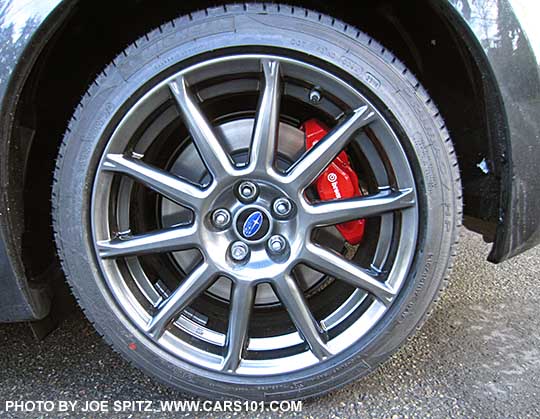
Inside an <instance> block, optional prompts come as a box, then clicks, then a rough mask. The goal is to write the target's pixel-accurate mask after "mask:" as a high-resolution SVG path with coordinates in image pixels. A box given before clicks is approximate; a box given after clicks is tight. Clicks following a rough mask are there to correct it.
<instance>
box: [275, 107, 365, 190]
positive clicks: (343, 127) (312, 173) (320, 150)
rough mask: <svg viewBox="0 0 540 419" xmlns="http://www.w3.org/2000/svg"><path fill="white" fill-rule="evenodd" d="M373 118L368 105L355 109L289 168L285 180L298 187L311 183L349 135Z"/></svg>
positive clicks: (331, 159)
mask: <svg viewBox="0 0 540 419" xmlns="http://www.w3.org/2000/svg"><path fill="white" fill-rule="evenodd" d="M373 120H374V113H373V112H372V111H371V110H370V108H369V107H368V106H362V107H361V108H358V109H356V110H355V111H354V112H353V113H352V114H351V115H350V116H348V117H347V118H346V119H345V120H344V121H343V122H341V123H340V124H338V125H337V126H336V127H335V128H334V129H332V131H330V132H329V133H328V134H327V135H326V136H325V137H324V138H323V139H322V140H321V141H319V142H318V143H317V144H316V145H315V146H314V147H313V148H312V149H311V150H309V151H308V152H307V153H306V154H305V155H304V156H303V157H302V158H301V159H300V160H298V161H297V162H296V163H295V164H294V165H293V166H292V167H291V168H290V169H289V172H288V174H287V176H285V178H286V182H287V183H288V184H291V185H298V187H299V188H300V189H305V188H306V187H308V186H309V185H311V184H312V183H313V182H314V181H315V179H316V178H317V177H318V176H319V175H320V174H321V172H322V171H323V170H324V169H325V168H326V167H327V166H328V165H329V164H330V163H331V162H332V161H333V160H334V159H335V157H336V156H337V155H338V154H339V153H340V152H341V150H343V148H345V146H346V145H347V143H348V142H349V141H350V139H351V137H352V136H353V135H354V134H355V133H356V132H357V131H358V130H359V129H360V128H362V127H364V126H366V125H368V124H369V123H371V122H372V121H373Z"/></svg>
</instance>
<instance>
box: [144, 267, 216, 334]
mask: <svg viewBox="0 0 540 419" xmlns="http://www.w3.org/2000/svg"><path fill="white" fill-rule="evenodd" d="M216 275H217V273H216V272H215V270H213V269H212V268H211V266H210V265H209V264H208V263H206V262H203V263H202V264H201V265H199V266H198V267H197V268H196V269H195V270H194V271H193V272H192V273H191V274H190V275H189V276H188V277H187V278H185V279H184V281H183V282H182V284H180V286H179V287H178V288H177V289H176V290H175V291H174V292H173V293H172V294H171V295H170V296H169V297H168V298H167V299H166V300H164V301H163V302H162V303H161V304H160V305H159V307H158V310H157V313H156V314H155V315H154V317H153V318H152V320H151V321H150V322H149V323H148V325H147V327H146V332H147V333H148V334H150V335H151V336H152V337H153V338H154V339H159V338H160V337H161V336H162V335H163V332H164V331H165V328H166V327H167V325H168V324H169V323H170V322H172V321H173V320H175V319H176V317H178V315H179V314H180V313H181V312H182V311H183V310H184V309H185V308H186V307H187V306H188V305H189V303H191V302H192V301H193V300H194V299H195V298H196V297H197V296H198V295H200V294H201V293H202V292H203V291H204V290H205V289H206V288H208V287H209V286H210V285H211V284H212V282H213V281H214V279H215V278H216Z"/></svg>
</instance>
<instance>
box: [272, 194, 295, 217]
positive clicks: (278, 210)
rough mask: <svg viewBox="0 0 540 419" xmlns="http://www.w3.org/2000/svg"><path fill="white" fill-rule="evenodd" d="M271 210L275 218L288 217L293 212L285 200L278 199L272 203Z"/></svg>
mask: <svg viewBox="0 0 540 419" xmlns="http://www.w3.org/2000/svg"><path fill="white" fill-rule="evenodd" d="M272 209H273V210H274V214H275V215H276V216H277V217H288V216H289V215H290V214H291V212H292V210H293V205H292V202H291V201H289V200H288V199H287V198H278V199H276V200H275V201H274V204H273V205H272Z"/></svg>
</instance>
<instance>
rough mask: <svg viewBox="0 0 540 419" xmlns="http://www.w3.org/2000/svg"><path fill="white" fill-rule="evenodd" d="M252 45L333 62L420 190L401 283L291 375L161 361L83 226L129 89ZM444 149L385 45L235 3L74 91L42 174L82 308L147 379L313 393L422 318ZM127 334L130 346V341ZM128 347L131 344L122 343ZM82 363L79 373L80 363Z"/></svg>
mask: <svg viewBox="0 0 540 419" xmlns="http://www.w3.org/2000/svg"><path fill="white" fill-rule="evenodd" d="M243 46H250V47H252V46H258V47H260V48H272V49H280V50H283V51H290V52H294V53H300V54H307V55H310V56H312V57H315V58H316V59H318V60H321V61H322V62H325V63H328V65H329V66H332V67H336V68H340V69H342V70H343V71H345V72H346V73H347V75H348V77H350V78H351V79H352V80H354V81H355V82H358V83H360V84H362V85H363V86H364V87H365V88H366V89H367V90H368V91H370V94H371V96H372V97H374V98H375V99H376V100H378V101H379V102H380V103H382V104H384V106H385V107H386V108H387V109H388V112H389V114H391V115H392V116H393V118H395V120H396V121H397V123H398V124H399V125H400V126H401V127H402V129H403V131H404V133H405V135H406V137H407V138H408V141H407V144H404V147H405V148H406V152H407V154H408V156H409V158H410V160H411V164H412V166H413V168H414V170H415V177H416V182H417V184H418V190H419V191H420V193H421V197H420V201H421V202H420V205H421V208H420V210H421V219H420V226H419V229H420V231H419V239H418V244H417V250H416V256H415V259H414V262H413V265H412V267H411V268H410V270H409V274H408V277H407V280H406V282H405V285H404V288H403V291H402V292H401V293H400V295H399V297H398V299H397V300H396V301H395V302H394V303H393V304H392V306H391V308H390V309H389V310H388V312H387V313H386V315H385V316H384V318H383V319H382V320H381V321H379V323H378V324H377V325H376V327H374V328H373V329H372V330H371V331H370V332H369V333H368V334H367V335H366V336H365V337H364V338H363V339H361V340H360V341H359V342H357V343H356V344H354V345H353V346H352V347H350V348H349V349H347V350H345V351H343V352H341V353H339V354H338V355H336V356H334V357H332V358H330V359H329V360H327V361H324V362H321V363H319V364H317V365H316V366H314V367H312V368H311V367H310V368H308V369H306V370H301V371H296V372H294V373H291V374H286V375H277V376H267V377H264V378H257V379H247V378H243V379H241V377H240V378H238V377H234V376H231V377H230V379H227V378H224V377H223V376H220V375H217V374H216V373H214V372H212V371H208V370H204V369H201V368H198V367H195V366H193V365H191V364H189V363H188V362H178V361H177V362H172V361H171V359H170V356H169V355H168V354H167V353H166V352H165V351H162V353H161V356H155V352H152V351H150V350H148V343H147V341H146V340H145V337H144V336H143V335H142V333H141V332H140V331H138V330H136V329H135V328H134V327H133V325H131V323H130V322H129V320H128V319H127V318H126V316H125V315H124V314H123V312H122V310H121V309H120V308H119V307H118V306H117V305H116V304H115V302H114V300H113V299H112V298H111V296H110V294H109V293H108V292H107V290H106V288H105V287H104V285H103V278H102V276H101V273H100V270H99V268H98V267H97V265H96V255H95V251H94V249H93V246H92V243H91V235H90V233H89V229H90V227H89V200H90V193H91V190H92V182H93V176H94V172H95V170H96V165H97V162H98V161H99V158H100V150H102V149H103V144H104V141H105V140H106V138H104V133H105V132H107V130H109V129H110V127H111V126H112V125H114V124H115V122H117V120H118V116H117V114H118V112H120V111H123V110H124V106H125V104H126V103H129V101H130V98H131V97H132V96H133V95H134V94H137V92H138V91H139V89H141V88H143V87H144V86H145V85H146V84H147V83H149V81H151V80H154V79H156V78H157V77H159V75H160V74H162V73H164V72H165V73H166V72H167V70H168V69H169V68H170V67H171V66H176V65H178V63H182V62H185V63H193V62H196V61H197V56H199V55H201V54H205V53H208V52H211V51H219V50H222V49H224V48H228V47H230V48H241V47H243ZM461 211H462V210H461V187H460V178H459V171H458V167H457V160H456V156H455V153H454V150H453V147H452V143H451V141H450V138H449V134H448V132H447V130H446V129H445V127H444V122H443V120H442V118H441V116H440V115H439V113H438V111H437V109H436V107H435V105H434V104H433V102H432V100H431V99H430V98H429V96H428V94H427V93H426V91H425V90H424V89H423V88H422V87H421V86H420V84H419V83H418V81H417V80H416V79H415V77H414V76H413V75H412V74H411V73H410V72H409V71H408V70H407V69H406V68H405V66H404V65H403V64H402V63H401V62H400V61H399V60H397V59H396V57H394V56H393V55H392V54H391V53H390V52H389V51H388V50H386V49H385V48H383V47H382V46H381V45H380V44H378V43H377V42H376V41H374V40H373V39H371V38H370V37H369V36H367V35H366V34H364V33H362V32H360V31H358V30H356V29H355V28H353V27H351V26H349V25H346V24H344V23H342V22H340V21H337V20H335V19H332V18H331V17H329V16H325V15H321V14H319V13H316V12H313V11H309V10H305V9H302V8H298V7H295V8H292V7H290V6H278V5H270V4H268V5H262V4H246V5H234V6H227V7H221V8H215V9H207V10H204V11H200V12H196V13H193V14H191V15H190V16H189V17H187V16H186V17H181V18H178V19H175V20H174V21H172V22H170V23H169V24H166V25H163V26H162V27H160V28H159V29H156V30H154V31H152V32H150V33H149V34H148V35H147V36H145V37H143V38H141V39H139V40H137V41H136V42H134V43H133V44H132V45H131V46H129V47H128V48H127V49H126V50H125V52H124V53H123V54H120V55H119V56H118V57H117V58H116V59H115V60H114V61H113V62H112V63H111V64H110V65H108V66H107V68H106V69H105V70H104V71H103V73H102V74H101V75H99V77H98V78H97V79H96V81H95V82H94V83H93V84H92V85H91V87H90V88H89V90H88V92H87V93H86V94H85V96H84V98H83V99H82V101H81V103H80V105H79V106H78V107H77V109H76V111H75V114H74V116H73V119H72V120H71V122H70V124H69V128H68V129H67V132H66V134H65V138H64V141H63V144H62V147H61V150H60V154H59V157H58V161H57V167H56V172H55V181H54V185H53V218H54V230H55V236H56V244H57V247H58V253H59V255H60V258H61V260H62V265H63V268H64V271H65V274H66V278H67V280H68V282H69V284H70V286H71V287H72V290H73V293H74V295H75V296H76V298H77V299H78V301H79V303H80V305H81V307H82V308H83V310H84V312H85V314H86V316H87V317H88V318H89V320H90V321H91V322H92V323H93V324H94V325H95V327H96V329H97V330H98V331H99V333H100V334H101V335H103V337H104V338H105V339H106V340H107V342H108V343H109V344H110V345H111V346H112V347H113V348H114V349H115V350H116V351H118V352H119V353H121V354H122V355H123V356H124V357H125V358H126V359H127V360H128V361H130V362H132V363H133V364H134V365H136V366H137V367H139V368H141V369H143V370H144V371H146V372H147V373H149V374H151V375H152V376H154V377H156V378H157V379H159V380H161V381H163V382H165V383H167V384H168V385H171V386H173V387H176V388H179V389H181V390H182V391H188V392H191V393H194V394H197V395H201V396H206V397H210V398H221V397H225V398H230V397H234V398H242V399H255V400H265V401H268V400H276V399H302V398H308V397H314V396H318V395H321V394H324V393H326V392H328V391H331V390H333V389H336V388H338V387H340V386H342V385H344V384H346V383H348V382H350V381H351V380H356V379H358V378H360V377H363V376H365V375H367V374H368V373H370V372H371V371H373V370H374V369H375V368H376V367H377V366H378V365H380V364H381V363H382V362H383V361H385V360H386V359H388V358H389V356H390V355H391V354H393V353H394V352H395V351H396V350H397V349H398V348H399V347H400V346H401V345H402V344H403V342H404V341H405V340H406V339H407V338H409V337H410V336H411V335H412V334H413V333H414V332H415V331H416V330H417V329H418V328H419V327H421V325H422V324H423V323H424V321H425V320H426V318H427V316H428V314H429V312H430V310H431V308H432V307H433V303H434V302H435V300H436V299H437V298H438V295H439V293H440V291H441V289H442V288H444V286H445V284H446V278H447V276H448V274H449V271H450V269H451V264H452V259H453V256H454V255H455V249H456V241H457V235H458V228H459V226H460V224H461V214H462V212H461ZM133 343H134V344H135V345H133ZM135 346H136V350H133V349H134V348H135ZM90 373H91V372H90Z"/></svg>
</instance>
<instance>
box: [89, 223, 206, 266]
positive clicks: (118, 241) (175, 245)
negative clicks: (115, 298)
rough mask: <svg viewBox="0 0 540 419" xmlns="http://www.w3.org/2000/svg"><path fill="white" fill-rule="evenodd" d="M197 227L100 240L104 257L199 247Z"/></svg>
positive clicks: (99, 244) (100, 249) (99, 246)
mask: <svg viewBox="0 0 540 419" xmlns="http://www.w3.org/2000/svg"><path fill="white" fill-rule="evenodd" d="M196 232H197V228H196V227H195V226H189V227H174V228H168V229H165V230H159V231H154V232H150V233H146V234H140V235H136V236H121V237H117V238H114V239H112V240H103V241H100V242H98V244H97V246H98V250H99V255H100V256H101V257H102V258H116V257H126V256H135V255H137V256H138V255H146V254H150V253H165V252H174V251H177V250H185V249H192V248H194V247H197V237H196Z"/></svg>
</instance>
